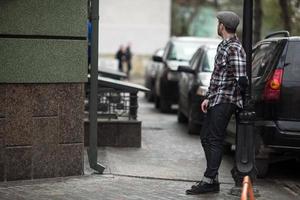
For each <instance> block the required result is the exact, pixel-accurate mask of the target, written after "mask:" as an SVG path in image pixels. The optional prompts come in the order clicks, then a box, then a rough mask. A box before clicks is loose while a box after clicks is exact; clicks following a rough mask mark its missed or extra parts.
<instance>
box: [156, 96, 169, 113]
mask: <svg viewBox="0 0 300 200" xmlns="http://www.w3.org/2000/svg"><path fill="white" fill-rule="evenodd" d="M159 108H160V111H161V112H162V113H169V112H171V103H170V102H169V101H167V100H166V99H163V98H160V100H159Z"/></svg>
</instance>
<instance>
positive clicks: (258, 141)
mask: <svg viewBox="0 0 300 200" xmlns="http://www.w3.org/2000/svg"><path fill="white" fill-rule="evenodd" d="M261 132H262V129H261V128H258V127H254V133H255V165H256V169H257V177H258V178H264V177H266V175H267V173H268V171H269V165H270V153H269V151H268V150H267V148H265V145H264V142H263V139H262V137H261Z"/></svg>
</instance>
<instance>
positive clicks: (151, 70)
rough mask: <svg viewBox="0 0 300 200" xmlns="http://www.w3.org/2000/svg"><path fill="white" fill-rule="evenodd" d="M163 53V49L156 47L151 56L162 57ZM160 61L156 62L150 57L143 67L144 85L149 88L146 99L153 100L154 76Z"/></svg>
mask: <svg viewBox="0 0 300 200" xmlns="http://www.w3.org/2000/svg"><path fill="white" fill-rule="evenodd" d="M163 55H164V49H163V48H161V49H157V50H156V51H155V52H154V54H153V56H157V57H162V56H163ZM161 65H162V63H161V62H156V61H154V60H153V57H152V58H151V61H150V62H149V63H148V64H147V66H146V69H145V86H146V87H147V88H148V89H150V92H147V93H146V98H147V100H148V101H154V99H155V96H156V92H155V78H156V74H157V71H158V69H159V67H161Z"/></svg>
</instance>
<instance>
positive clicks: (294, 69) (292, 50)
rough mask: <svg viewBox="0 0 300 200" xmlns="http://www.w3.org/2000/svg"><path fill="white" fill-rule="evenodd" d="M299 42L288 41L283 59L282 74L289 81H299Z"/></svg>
mask: <svg viewBox="0 0 300 200" xmlns="http://www.w3.org/2000/svg"><path fill="white" fill-rule="evenodd" d="M299 51H300V42H298V41H292V42H289V45H288V51H287V55H286V60H285V65H286V66H285V70H284V75H285V77H286V79H288V80H290V81H300V80H299V77H300V56H299Z"/></svg>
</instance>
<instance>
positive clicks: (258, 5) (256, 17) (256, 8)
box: [253, 0, 263, 44]
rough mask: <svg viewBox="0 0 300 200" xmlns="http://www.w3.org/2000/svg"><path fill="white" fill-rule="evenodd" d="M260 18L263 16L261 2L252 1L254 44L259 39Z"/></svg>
mask: <svg viewBox="0 0 300 200" xmlns="http://www.w3.org/2000/svg"><path fill="white" fill-rule="evenodd" d="M262 16H263V11H262V5H261V0H255V1H254V30H253V32H254V36H253V42H254V44H255V43H257V42H258V41H260V39H261V26H262Z"/></svg>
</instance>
